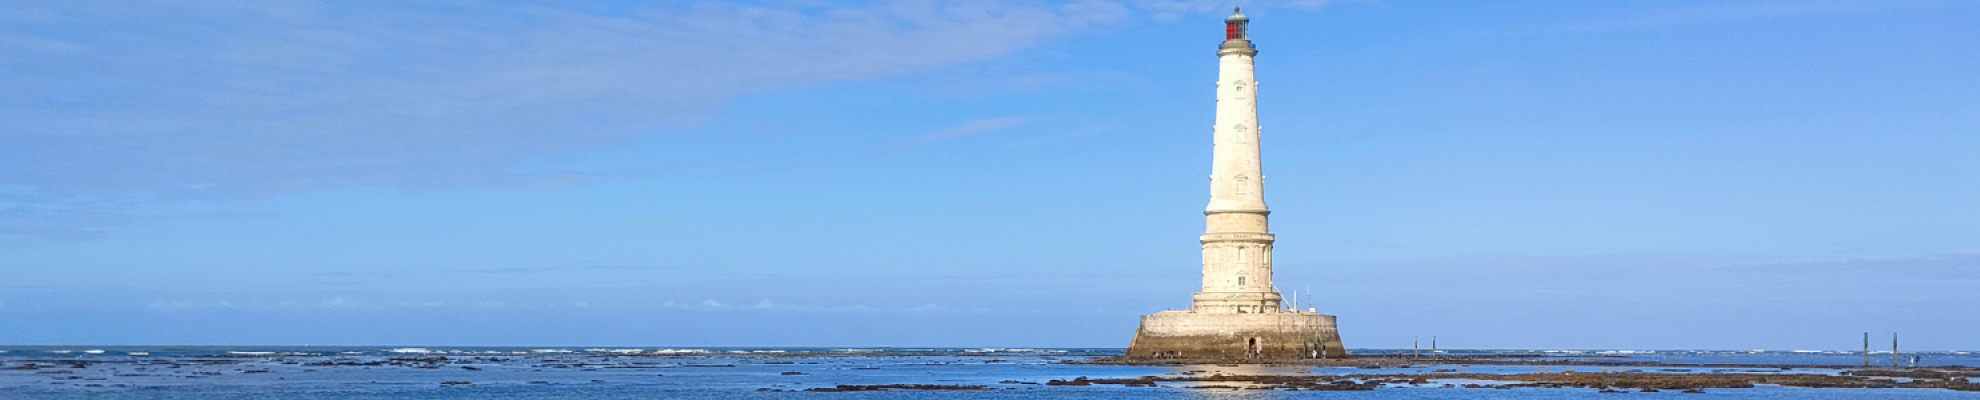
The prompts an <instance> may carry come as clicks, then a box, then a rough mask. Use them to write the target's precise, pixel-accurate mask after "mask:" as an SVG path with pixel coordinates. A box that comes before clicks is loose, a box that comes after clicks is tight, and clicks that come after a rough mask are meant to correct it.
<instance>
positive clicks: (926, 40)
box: [0, 0, 1304, 236]
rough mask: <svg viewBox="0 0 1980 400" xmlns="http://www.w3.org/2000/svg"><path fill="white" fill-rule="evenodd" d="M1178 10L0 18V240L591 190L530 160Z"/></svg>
mask: <svg viewBox="0 0 1980 400" xmlns="http://www.w3.org/2000/svg"><path fill="white" fill-rule="evenodd" d="M1191 4H1198V3H1195V2H1177V1H1149V0H1136V1H1129V2H1125V3H1123V2H1114V1H1103V0H1074V1H1069V2H1049V1H998V0H986V1H953V2H952V1H939V2H938V1H876V2H860V3H846V4H822V5H821V4H816V3H805V4H802V5H792V3H772V4H771V5H751V4H739V3H724V2H696V3H685V4H681V3H676V4H670V5H660V6H651V7H643V8H632V9H616V8H614V7H612V6H610V5H607V4H603V3H588V2H537V3H502V4H495V5H484V4H476V5H472V6H469V5H461V4H442V5H433V4H414V3H389V2H388V3H356V2H310V1H156V2H134V3H123V4H118V5H117V6H115V7H104V6H102V5H99V4H85V3H67V2H42V3H30V4H17V5H13V6H10V7H7V8H6V9H4V10H0V67H5V68H6V69H8V70H9V73H7V74H4V75H0V104H4V105H5V107H0V118H4V119H5V120H7V121H10V123H9V124H8V126H6V127H0V177H5V178H0V233H16V234H19V233H29V234H40V235H50V236H61V235H65V234H66V235H76V236H86V235H88V234H89V233H90V232H91V231H90V229H92V228H91V227H99V226H106V225H114V224H117V223H119V222H123V221H127V220H129V219H131V218H136V217H134V216H135V215H144V214H146V213H147V212H151V213H153V214H156V213H160V212H161V211H159V210H157V209H160V208H166V209H169V208H171V207H168V206H167V205H173V204H178V203H183V202H187V201H193V202H198V201H226V200H229V199H238V198H251V197H258V196H268V195H279V194H284V193H293V192H298V191H307V190H316V189H323V188H336V187H348V186H370V187H388V188H410V189H430V188H450V187H491V186H495V187H513V186H524V187H529V186H545V185H548V186H560V185H571V184H582V183H584V182H586V181H588V180H589V179H592V178H593V174H588V173H578V172H558V171H543V170H538V169H531V168H528V163H530V162H532V161H536V160H540V159H542V158H544V157H550V156H555V155H559V154H569V153H572V152H577V151H583V150H590V149H598V148H603V147H608V146H612V145H614V144H621V143H626V142H627V141H629V140H631V139H633V138H637V137H641V136H645V135H651V134H656V133H660V132H665V131H667V130H669V129H675V128H681V127H685V126H691V125H694V124H697V123H701V122H705V120H707V119H708V118H710V117H709V115H711V111H712V110H716V109H719V108H720V107H722V106H723V105H725V104H727V102H729V101H731V100H732V99H734V98H736V97H738V96H744V95H749V94H755V93H763V92H767V91H774V90H779V89H785V88H793V87H802V86H806V85H815V84H820V83H825V82H833V81H843V80H859V79H872V78H877V77H883V76H888V75H893V74H901V73H910V72H916V71H926V70H932V69H937V68H943V67H947V66H951V65H956V64H959V63H968V62H972V61H979V60H986V59H992V58H996V57H1000V56H1004V55H1008V54H1011V53H1012V52H1015V51H1018V50H1022V49H1025V48H1029V47H1033V46H1036V45H1038V44H1040V43H1042V42H1044V41H1047V40H1050V39H1052V38H1054V37H1059V36H1064V35H1067V34H1071V33H1076V32H1079V31H1081V30H1086V29H1093V28H1094V27H1096V26H1103V25H1107V24H1112V23H1117V22H1118V21H1121V20H1123V19H1125V18H1129V17H1131V16H1132V15H1134V14H1135V13H1136V12H1137V10H1143V11H1145V12H1148V13H1156V14H1163V13H1174V12H1180V11H1188V10H1196V9H1205V8H1203V7H1207V6H1196V5H1191ZM1200 4H1210V2H1202V3H1200ZM1301 4H1304V3H1301ZM599 10H611V12H602V11H599ZM1179 10H1180V11H1179ZM1164 15H1166V14H1164ZM901 49H914V50H913V51H902V50H901Z"/></svg>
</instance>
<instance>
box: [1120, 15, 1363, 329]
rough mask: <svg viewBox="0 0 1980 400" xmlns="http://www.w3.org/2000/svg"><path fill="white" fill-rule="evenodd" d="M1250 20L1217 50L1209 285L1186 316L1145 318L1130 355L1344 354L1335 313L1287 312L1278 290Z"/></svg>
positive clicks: (1207, 228) (1236, 24) (1206, 261)
mask: <svg viewBox="0 0 1980 400" xmlns="http://www.w3.org/2000/svg"><path fill="white" fill-rule="evenodd" d="M1250 23H1251V20H1250V18H1247V17H1245V16H1244V13H1242V12H1241V10H1233V11H1232V12H1231V15H1230V16H1229V17H1226V18H1224V41H1223V43H1222V44H1221V45H1220V46H1218V47H1217V84H1216V88H1217V108H1216V116H1215V121H1214V124H1213V125H1212V127H1211V129H1210V132H1211V136H1212V138H1211V143H1212V145H1211V146H1212V149H1211V160H1210V204H1209V205H1208V206H1207V207H1205V208H1204V210H1203V215H1204V230H1203V234H1202V235H1201V236H1199V237H1198V242H1199V243H1200V244H1201V245H1202V246H1203V264H1202V267H1203V276H1202V277H1203V285H1202V288H1201V290H1199V291H1197V292H1196V293H1195V295H1193V296H1191V301H1190V307H1189V308H1188V309H1186V310H1169V311H1162V312H1158V313H1155V314H1149V315H1145V316H1142V317H1141V327H1140V328H1139V329H1137V330H1136V332H1135V336H1134V340H1133V341H1132V342H1131V343H1130V344H1129V346H1128V350H1127V354H1126V356H1127V357H1129V358H1181V359H1222V360H1226V361H1245V360H1251V361H1261V362H1262V361H1270V360H1285V359H1298V358H1319V357H1335V356H1342V355H1346V354H1347V353H1346V351H1345V349H1343V348H1342V347H1341V339H1340V334H1339V333H1338V331H1337V329H1336V327H1335V325H1334V323H1335V319H1334V316H1332V315H1326V314H1320V313H1319V312H1317V311H1315V310H1297V309H1292V308H1289V307H1287V305H1286V304H1285V303H1284V301H1283V298H1282V297H1281V295H1280V294H1279V290H1278V288H1276V287H1274V286H1273V285H1272V246H1273V243H1274V242H1275V238H1274V237H1273V235H1272V233H1271V232H1270V230H1269V229H1268V227H1269V224H1268V223H1267V219H1268V218H1267V217H1268V216H1269V215H1271V213H1272V212H1271V210H1269V209H1267V208H1266V206H1265V173H1264V168H1262V167H1261V166H1260V164H1259V154H1260V153H1259V149H1260V138H1261V137H1262V135H1261V132H1262V130H1261V129H1260V127H1259V125H1258V92H1259V91H1258V82H1257V81H1256V80H1255V74H1254V72H1253V69H1252V66H1253V65H1254V64H1253V61H1254V59H1255V58H1256V57H1257V56H1258V49H1257V48H1256V47H1254V46H1253V45H1252V43H1251V37H1250Z"/></svg>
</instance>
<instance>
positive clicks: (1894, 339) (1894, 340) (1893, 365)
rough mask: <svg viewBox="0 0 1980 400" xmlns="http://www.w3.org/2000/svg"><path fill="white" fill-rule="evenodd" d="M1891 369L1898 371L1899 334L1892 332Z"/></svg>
mask: <svg viewBox="0 0 1980 400" xmlns="http://www.w3.org/2000/svg"><path fill="white" fill-rule="evenodd" d="M1891 369H1898V355H1897V332H1891Z"/></svg>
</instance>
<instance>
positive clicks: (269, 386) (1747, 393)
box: [0, 347, 1980, 400]
mask: <svg viewBox="0 0 1980 400" xmlns="http://www.w3.org/2000/svg"><path fill="white" fill-rule="evenodd" d="M1112 351H1115V350H1111V349H579V348H572V349H554V348H553V349H528V348H428V349H405V348H402V349H388V348H321V347H313V348H247V347H149V348H145V347H101V348H92V347H0V398H4V399H274V398H279V399H326V400H327V399H464V398H473V399H656V398H661V399H795V398H803V399H933V398H942V399H951V398H954V399H1018V398H1024V399H1041V398H1042V399H1112V398H1174V399H1317V398H1346V397H1353V398H1378V399H1443V398H1505V399H1566V398H1583V397H1589V396H1598V394H1597V393H1596V391H1595V390H1593V389H1537V388H1518V389H1464V388H1442V387H1438V386H1440V384H1441V383H1447V382H1433V384H1431V385H1423V386H1420V387H1411V386H1407V385H1392V386H1390V387H1383V388H1380V389H1376V390H1374V391H1372V392H1313V391H1281V390H1236V389H1193V388H1189V387H1190V386H1197V385H1196V384H1194V383H1173V384H1167V383H1165V384H1164V386H1165V387H1153V388H1150V387H1124V386H1119V385H1094V386H1047V385H1043V383H1045V382H1047V381H1049V380H1053V379H1071V378H1074V377H1080V376H1086V377H1091V378H1132V377H1138V376H1145V375H1173V374H1180V373H1184V372H1189V371H1206V372H1227V373H1245V374H1259V373H1269V374H1350V373H1395V372H1403V373H1411V372H1423V373H1428V372H1432V371H1435V370H1439V369H1462V370H1464V371H1467V372H1496V373H1517V372H1531V371H1536V370H1542V369H1552V370H1559V369H1561V368H1576V369H1577V370H1587V371H1591V372H1593V371H1595V370H1597V369H1598V368H1591V367H1586V366H1576V367H1567V366H1544V365H1543V366H1531V365H1517V366H1514V365H1418V366H1412V367H1408V368H1384V369H1380V370H1373V369H1355V368H1311V367H1304V366H1214V365H1211V366H1184V367H1155V366H1116V365H1089V364H1077V363H1066V362H1067V361H1077V360H1082V359H1086V358H1088V357H1092V356H1096V355H1105V354H1109V353H1110V352H1112ZM800 354H802V355H800ZM1805 356H1808V355H1806V354H1797V355H1787V356H1785V357H1789V358H1794V357H1805ZM1632 357H1635V355H1632ZM1661 357H1689V358H1711V359H1715V360H1718V359H1723V360H1729V361H1724V363H1726V364H1759V363H1765V362H1778V361H1767V360H1769V359H1773V358H1781V357H1784V356H1783V355H1768V354H1755V355H1754V356H1753V357H1739V356H1737V355H1725V354H1716V355H1698V354H1668V355H1664V356H1661ZM1886 357H1888V356H1886ZM1934 357H1935V358H1938V359H1940V360H1941V362H1943V363H1945V364H1960V365H1973V364H1980V362H1976V361H1980V359H1975V357H1974V356H1973V355H1961V354H1952V353H1947V354H1939V355H1934ZM1859 362H1860V359H1859ZM29 364H33V365H35V367H34V368H33V369H16V368H20V367H22V366H24V365H29ZM1809 364H1824V363H1809ZM1826 364H1837V366H1838V367H1845V366H1847V365H1840V364H1842V363H1839V362H1838V363H1826ZM1616 368H1617V369H1619V370H1621V369H1652V368H1638V367H1616ZM1690 369H1692V370H1693V371H1691V372H1695V373H1711V372H1712V371H1715V370H1726V371H1739V372H1759V371H1778V370H1777V369H1766V368H1752V367H1730V368H1696V367H1693V368H1690ZM1839 370H1840V369H1828V370H1823V369H1805V370H1795V371H1794V372H1795V373H1834V372H1836V371H1839ZM450 381H451V382H456V384H453V385H446V384H443V383H445V382H450ZM460 382H466V383H465V384H463V383H460ZM842 384H843V385H873V384H938V385H983V386H986V387H988V389H987V390H969V391H921V390H892V391H884V392H833V393H824V392H802V391H801V390H803V389H806V388H818V387H831V386H835V385H842ZM766 390H768V391H766ZM777 390H782V391H777ZM1601 396H1607V395H1601ZM1615 396H1618V397H1650V396H1675V397H1678V398H1686V399H1690V398H1700V399H1706V398H1745V399H1856V398H1924V399H1939V398H1943V399H1980V393H1975V392H1955V391H1949V390H1933V389H1808V388H1783V387H1768V386H1762V387H1757V388H1752V389H1708V390H1707V392H1706V393H1703V394H1681V393H1676V392H1660V393H1629V394H1618V395H1615Z"/></svg>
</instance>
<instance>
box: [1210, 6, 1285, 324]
mask: <svg viewBox="0 0 1980 400" xmlns="http://www.w3.org/2000/svg"><path fill="white" fill-rule="evenodd" d="M1249 23H1250V20H1249V19H1248V18H1246V17H1245V16H1244V14H1241V13H1233V14H1231V16H1230V17H1229V18H1226V19H1225V20H1224V43H1223V45H1222V46H1219V47H1218V49H1217V59H1218V62H1217V116H1216V125H1215V126H1214V127H1213V128H1212V129H1211V134H1212V137H1213V138H1212V142H1213V143H1214V146H1213V147H1214V150H1212V155H1211V167H1210V205H1209V206H1208V207H1206V208H1205V209H1204V212H1203V214H1204V216H1205V220H1206V222H1205V224H1204V225H1205V227H1204V232H1203V235H1202V236H1201V237H1200V241H1201V243H1202V244H1203V289H1202V290H1201V291H1199V292H1197V293H1196V295H1195V296H1194V301H1193V302H1192V309H1194V310H1196V311H1198V312H1206V313H1269V312H1278V311H1279V308H1280V307H1279V304H1280V296H1279V291H1278V289H1276V288H1274V287H1273V286H1272V242H1273V237H1272V234H1271V233H1270V232H1269V231H1268V230H1267V223H1266V216H1267V215H1268V214H1270V213H1271V211H1269V210H1267V209H1266V208H1265V174H1264V170H1263V169H1262V168H1260V166H1259V154H1258V148H1259V146H1258V140H1259V129H1258V82H1257V81H1255V80H1254V79H1253V78H1254V76H1253V72H1252V58H1253V57H1255V56H1257V55H1258V50H1257V49H1256V48H1254V47H1252V45H1251V40H1250V38H1249V37H1248V34H1249V32H1247V30H1248V28H1249V26H1248V25H1249Z"/></svg>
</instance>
